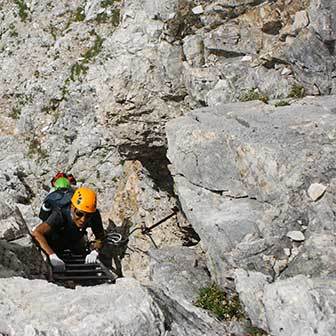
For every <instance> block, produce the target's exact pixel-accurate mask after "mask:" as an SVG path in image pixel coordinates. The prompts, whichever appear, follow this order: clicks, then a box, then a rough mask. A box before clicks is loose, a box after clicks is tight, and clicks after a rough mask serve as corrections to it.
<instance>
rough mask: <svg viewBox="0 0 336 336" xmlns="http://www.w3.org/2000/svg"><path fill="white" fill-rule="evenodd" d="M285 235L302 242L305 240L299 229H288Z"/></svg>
mask: <svg viewBox="0 0 336 336" xmlns="http://www.w3.org/2000/svg"><path fill="white" fill-rule="evenodd" d="M287 237H289V238H290V239H292V240H294V241H297V242H302V241H304V240H305V236H304V234H303V233H302V232H301V231H289V232H287Z"/></svg>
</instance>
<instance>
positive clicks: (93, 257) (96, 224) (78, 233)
mask: <svg viewBox="0 0 336 336" xmlns="http://www.w3.org/2000/svg"><path fill="white" fill-rule="evenodd" d="M87 228H91V229H92V232H93V234H94V235H95V239H96V240H95V241H94V243H93V246H92V250H91V252H90V253H89V254H88V255H87V256H86V258H85V263H94V262H96V261H97V258H98V255H99V250H100V249H101V247H102V242H103V240H104V238H105V231H104V228H103V225H102V220H101V216H100V212H99V210H98V209H97V208H96V193H95V192H94V191H93V190H92V189H89V188H85V187H81V188H78V189H77V190H76V191H75V192H74V194H73V196H72V197H71V200H70V202H69V204H66V205H64V206H63V207H56V208H54V209H52V212H51V214H50V216H49V217H48V218H47V219H46V220H44V221H43V222H42V223H41V224H39V225H38V226H37V227H35V228H34V229H33V231H32V235H33V238H34V239H35V241H36V242H37V243H38V244H39V246H40V247H41V249H42V250H43V251H44V252H45V253H46V254H47V255H48V256H49V260H50V263H51V265H52V266H53V269H54V270H55V271H56V272H61V271H64V270H65V263H64V262H63V260H62V259H61V258H59V256H58V254H60V253H62V252H63V251H64V250H66V249H70V250H71V251H72V252H75V253H85V251H86V248H87V241H86V239H85V238H86V237H85V235H86V229H87Z"/></svg>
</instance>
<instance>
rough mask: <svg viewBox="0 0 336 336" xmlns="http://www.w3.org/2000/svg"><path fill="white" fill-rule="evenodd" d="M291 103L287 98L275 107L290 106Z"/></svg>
mask: <svg viewBox="0 0 336 336" xmlns="http://www.w3.org/2000/svg"><path fill="white" fill-rule="evenodd" d="M288 105H290V103H289V102H288V101H286V100H280V101H278V102H276V103H275V104H274V106H275V107H280V106H288Z"/></svg>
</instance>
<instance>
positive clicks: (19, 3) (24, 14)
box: [14, 0, 29, 22]
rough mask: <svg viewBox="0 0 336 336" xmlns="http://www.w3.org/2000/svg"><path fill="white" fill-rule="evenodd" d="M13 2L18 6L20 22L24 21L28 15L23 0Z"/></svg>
mask: <svg viewBox="0 0 336 336" xmlns="http://www.w3.org/2000/svg"><path fill="white" fill-rule="evenodd" d="M14 2H15V4H16V5H17V6H18V7H19V16H20V18H21V21H22V22H25V21H26V19H27V17H28V11H29V9H28V6H27V5H26V3H25V2H24V0H14Z"/></svg>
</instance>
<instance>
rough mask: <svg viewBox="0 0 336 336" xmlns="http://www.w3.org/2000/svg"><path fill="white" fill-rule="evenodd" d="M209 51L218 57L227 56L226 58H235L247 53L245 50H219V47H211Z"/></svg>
mask: <svg viewBox="0 0 336 336" xmlns="http://www.w3.org/2000/svg"><path fill="white" fill-rule="evenodd" d="M208 51H209V52H210V53H211V54H213V55H216V56H218V57H225V58H235V57H242V56H245V55H246V53H244V52H238V51H228V50H218V49H211V48H209V49H208Z"/></svg>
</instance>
